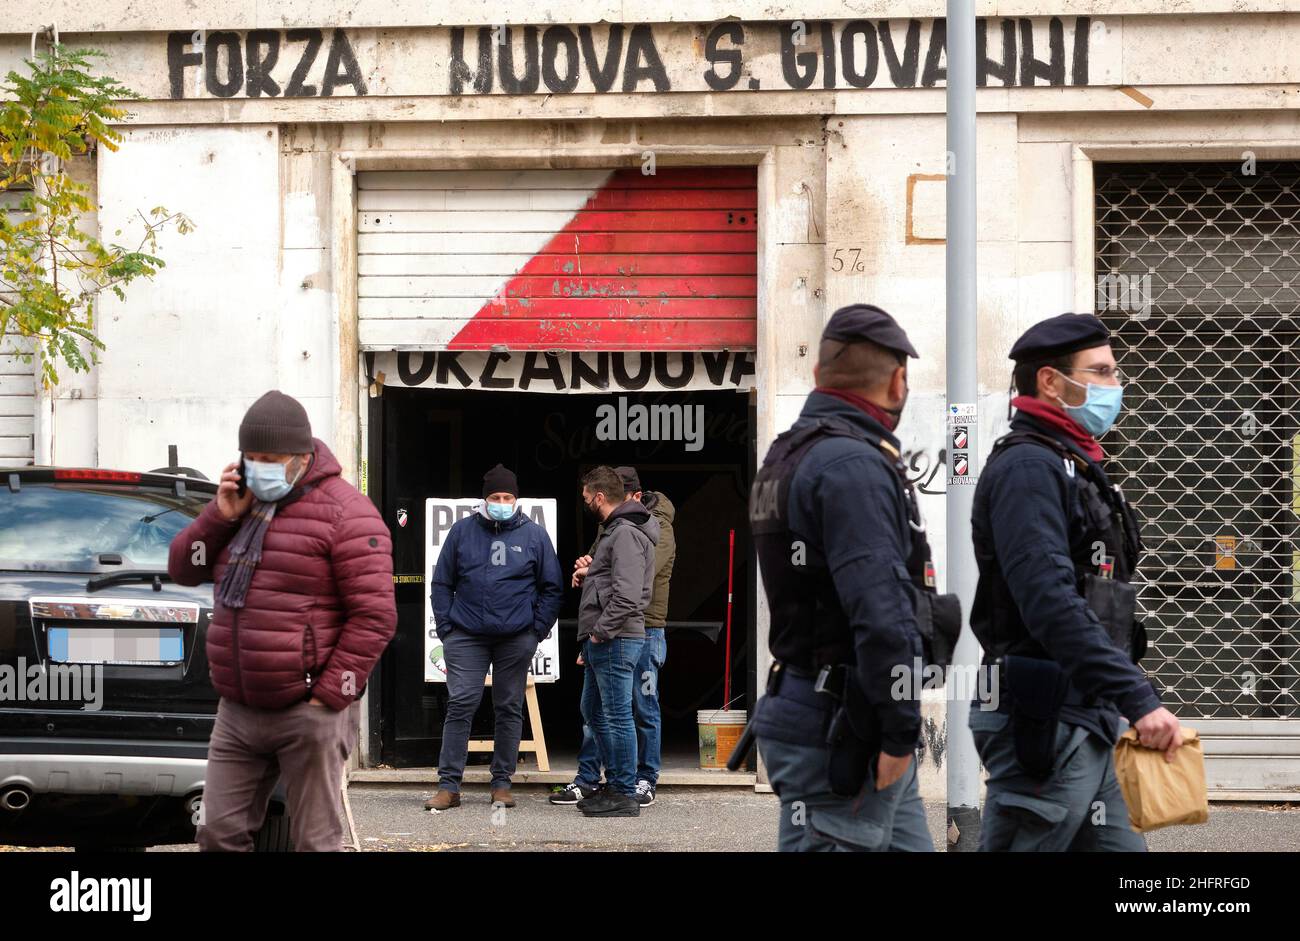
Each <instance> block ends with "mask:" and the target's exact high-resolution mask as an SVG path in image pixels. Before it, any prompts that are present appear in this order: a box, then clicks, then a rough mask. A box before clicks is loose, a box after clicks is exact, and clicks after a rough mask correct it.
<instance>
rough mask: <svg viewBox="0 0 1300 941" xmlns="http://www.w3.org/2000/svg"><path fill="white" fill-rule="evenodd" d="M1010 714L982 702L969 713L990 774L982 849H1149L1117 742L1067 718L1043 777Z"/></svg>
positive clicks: (1057, 737) (1140, 851) (1059, 732)
mask: <svg viewBox="0 0 1300 941" xmlns="http://www.w3.org/2000/svg"><path fill="white" fill-rule="evenodd" d="M1010 718H1011V717H1010V716H1009V715H1007V714H1006V713H1002V712H996V711H992V710H989V711H985V710H982V709H978V708H973V709H971V713H970V727H971V732H972V733H973V734H974V737H975V747H976V748H977V749H979V754H980V761H981V762H982V763H983V764H984V767H985V769H986V770H987V771H988V774H989V777H988V792H987V794H986V795H985V798H984V813H983V816H982V818H981V821H980V845H979V848H980V852H1000V851H1012V852H1067V851H1068V852H1089V851H1091V852H1128V853H1145V852H1146V849H1147V845H1146V840H1144V839H1143V838H1142V836H1141V834H1138V833H1134V832H1133V830H1132V828H1131V827H1130V826H1129V822H1128V807H1127V806H1126V805H1125V803H1124V795H1123V793H1122V792H1121V791H1120V788H1119V780H1118V779H1117V778H1116V777H1115V754H1114V750H1113V748H1112V747H1111V746H1110V745H1108V744H1107V743H1106V742H1104V741H1102V740H1101V739H1100V738H1098V737H1097V736H1095V735H1093V734H1092V733H1090V732H1089V731H1088V730H1087V729H1084V728H1081V727H1080V726H1077V725H1070V724H1069V723H1066V722H1062V723H1060V724H1059V727H1058V728H1057V732H1056V748H1057V755H1056V764H1055V766H1054V767H1053V769H1052V774H1051V776H1050V777H1048V778H1047V779H1046V780H1038V779H1036V778H1031V777H1029V776H1028V775H1026V774H1025V773H1024V772H1023V771H1022V770H1021V769H1020V764H1019V762H1017V761H1016V750H1015V741H1014V739H1013V737H1012V732H1011V723H1010Z"/></svg>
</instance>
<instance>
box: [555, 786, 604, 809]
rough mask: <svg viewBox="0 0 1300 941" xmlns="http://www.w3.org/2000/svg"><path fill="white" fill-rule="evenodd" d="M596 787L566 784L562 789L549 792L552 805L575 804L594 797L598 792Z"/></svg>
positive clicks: (558, 788)
mask: <svg viewBox="0 0 1300 941" xmlns="http://www.w3.org/2000/svg"><path fill="white" fill-rule="evenodd" d="M599 790H600V788H598V787H583V786H582V785H581V784H579V783H578V782H577V781H574V782H573V783H572V784H566V785H564V787H557V788H556V789H555V790H554V791H552V792H551V803H552V804H569V805H572V804H576V803H578V802H579V801H581V800H583V799H584V798H588V797H595V796H596V794H597V793H598V792H599Z"/></svg>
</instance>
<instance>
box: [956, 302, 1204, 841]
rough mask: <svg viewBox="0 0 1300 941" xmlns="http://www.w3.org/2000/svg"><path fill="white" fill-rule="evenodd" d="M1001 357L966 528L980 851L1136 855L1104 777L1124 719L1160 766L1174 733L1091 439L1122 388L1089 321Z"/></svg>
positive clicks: (1119, 517)
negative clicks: (1004, 382)
mask: <svg viewBox="0 0 1300 941" xmlns="http://www.w3.org/2000/svg"><path fill="white" fill-rule="evenodd" d="M1010 358H1011V359H1012V360H1014V361H1015V363H1016V366H1015V371H1014V372H1013V374H1012V375H1013V379H1014V382H1015V385H1016V390H1017V392H1019V395H1018V396H1017V397H1016V398H1014V399H1012V400H1011V404H1012V405H1013V406H1014V407H1015V408H1016V416H1015V418H1014V419H1013V420H1012V422H1011V434H1009V435H1006V436H1004V437H1003V438H1000V439H999V440H998V441H997V442H996V443H995V444H994V450H993V454H992V455H990V457H989V459H988V461H987V463H986V464H985V469H984V473H983V474H982V475H981V476H980V480H979V484H978V485H977V486H976V488H975V502H974V507H973V510H972V518H971V523H972V526H973V539H974V543H975V558H976V560H977V562H978V564H979V573H980V574H979V585H978V587H977V589H976V593H975V605H974V609H973V610H972V612H971V619H970V623H971V629H972V630H973V631H974V633H975V636H976V637H977V638H978V639H979V640H980V644H981V646H983V648H984V662H985V664H986V666H987V668H989V669H990V670H992V669H993V668H994V667H996V669H997V670H998V673H999V674H1000V675H999V676H998V681H999V689H1000V691H1001V694H1000V695H999V698H998V703H997V707H996V709H991V708H989V707H988V705H982V706H980V707H979V708H975V707H974V706H973V707H972V709H971V713H970V727H971V731H972V733H973V735H974V738H975V745H976V747H977V748H978V749H979V753H980V760H981V762H982V763H983V765H984V768H985V770H987V772H988V793H987V797H986V798H985V802H984V814H983V824H982V828H981V831H980V849H981V850H983V851H998V850H1014V851H1033V852H1061V851H1070V852H1083V851H1093V852H1096V851H1103V852H1143V851H1145V850H1146V843H1145V841H1144V840H1143V839H1142V837H1141V836H1140V835H1139V834H1137V833H1135V832H1133V830H1132V829H1131V828H1130V826H1129V814H1128V808H1127V807H1126V806H1125V804H1124V795H1123V793H1122V792H1121V790H1120V786H1119V782H1118V780H1117V779H1116V776H1115V761H1114V756H1113V755H1114V752H1113V750H1114V747H1115V739H1116V737H1117V736H1118V735H1119V734H1120V731H1121V729H1120V723H1119V720H1120V716H1121V715H1123V716H1124V717H1125V718H1127V719H1128V721H1129V722H1130V723H1131V724H1132V725H1133V727H1134V729H1135V730H1136V731H1137V733H1138V736H1139V738H1140V741H1141V743H1142V744H1143V745H1145V746H1147V747H1148V748H1154V749H1158V750H1160V751H1163V752H1165V753H1166V756H1167V758H1168V759H1169V760H1172V759H1173V757H1174V753H1175V752H1176V751H1177V749H1178V748H1179V747H1180V746H1181V745H1182V734H1181V732H1180V730H1179V725H1178V720H1177V719H1176V718H1175V717H1174V715H1173V714H1172V713H1171V712H1170V711H1169V710H1168V709H1166V708H1165V707H1164V706H1162V705H1161V703H1160V697H1159V696H1158V695H1157V694H1156V691H1155V689H1154V688H1153V687H1152V684H1151V681H1150V680H1149V679H1147V677H1146V675H1145V674H1144V673H1143V671H1142V669H1141V668H1140V667H1139V666H1137V663H1136V661H1137V660H1140V659H1141V657H1142V654H1143V652H1144V650H1145V631H1144V630H1143V629H1142V627H1141V625H1140V623H1139V622H1137V621H1136V620H1135V619H1134V617H1133V613H1134V612H1133V606H1134V605H1135V603H1136V597H1137V592H1136V589H1135V588H1134V587H1132V586H1130V585H1129V584H1128V583H1129V580H1130V579H1131V578H1132V577H1133V574H1134V572H1135V570H1136V569H1137V565H1138V561H1139V559H1140V558H1141V552H1142V540H1141V534H1140V524H1139V522H1138V519H1137V514H1136V512H1135V511H1134V509H1133V507H1131V506H1130V505H1129V504H1128V501H1127V500H1125V499H1124V497H1123V495H1122V494H1121V492H1120V490H1119V487H1118V485H1117V484H1115V483H1113V482H1112V481H1111V480H1110V479H1109V478H1108V476H1107V474H1106V469H1105V467H1104V466H1103V464H1104V461H1105V452H1104V451H1103V450H1102V446H1101V444H1100V442H1098V441H1097V438H1098V437H1100V436H1101V435H1104V434H1105V433H1106V432H1107V431H1108V430H1110V427H1111V425H1112V424H1113V423H1114V422H1115V420H1116V419H1117V418H1118V417H1119V414H1120V411H1121V408H1122V406H1123V391H1122V386H1121V382H1122V378H1121V375H1120V371H1119V368H1118V366H1117V364H1116V362H1115V354H1114V352H1113V351H1112V350H1111V348H1110V334H1109V331H1108V330H1107V329H1106V326H1105V324H1103V323H1102V322H1101V321H1100V320H1098V319H1097V318H1096V317H1095V316H1093V315H1092V314H1061V315H1060V316H1057V317H1051V318H1049V319H1047V320H1043V321H1040V322H1039V323H1037V324H1035V325H1034V326H1032V327H1030V328H1029V330H1027V331H1026V332H1025V333H1024V335H1023V336H1021V337H1020V339H1019V340H1017V341H1016V343H1015V345H1014V346H1013V347H1012V348H1011V357H1010Z"/></svg>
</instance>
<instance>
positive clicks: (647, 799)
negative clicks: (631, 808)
mask: <svg viewBox="0 0 1300 941" xmlns="http://www.w3.org/2000/svg"><path fill="white" fill-rule="evenodd" d="M634 796H635V797H636V802H637V803H638V804H640V805H641V806H642V807H649V806H650V805H651V804H653V803H654V802H655V786H654V785H653V784H651V783H650V782H649V781H646V780H645V779H642V780H640V781H638V782H636V794H635V795H634Z"/></svg>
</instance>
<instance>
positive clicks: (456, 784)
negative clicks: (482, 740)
mask: <svg viewBox="0 0 1300 941" xmlns="http://www.w3.org/2000/svg"><path fill="white" fill-rule="evenodd" d="M518 497H519V484H518V482H517V481H516V479H515V475H514V473H513V472H512V471H510V470H507V469H506V468H505V467H502V466H501V465H500V464H498V465H497V466H496V467H494V468H492V469H491V470H490V471H488V472H487V473H486V474H484V475H483V499H484V502H483V505H482V506H481V507H479V512H478V513H477V514H475V515H474V516H467V517H465V518H464V519H462V520H460V521H458V522H457V523H456V524H455V525H454V526H452V528H451V530H450V531H449V532H448V533H447V539H446V542H444V543H443V546H442V551H441V552H440V553H439V554H438V565H437V568H436V569H435V571H434V574H433V587H432V591H431V595H432V600H433V617H434V622H435V625H436V627H437V630H438V639H439V640H441V641H442V646H443V651H444V655H445V657H446V661H447V694H448V700H447V716H446V719H445V720H444V722H443V726H442V753H441V755H440V756H439V758H438V774H439V781H438V792H437V793H436V794H435V795H434V796H433V797H432V798H431V799H430V800H429V801H427V802H426V803H425V805H424V806H425V809H426V810H447V809H448V808H451V807H458V806H460V782H461V777H462V776H463V774H464V772H465V758H466V755H467V753H468V750H469V729H470V720H471V719H473V718H474V713H475V712H477V711H478V706H479V702H480V701H482V699H483V683H484V680H485V679H486V678H487V672H488V666H489V665H491V667H492V703H493V706H494V707H495V710H496V733H495V736H494V739H495V748H494V750H493V753H492V803H494V804H496V803H501V804H504V805H505V806H507V807H513V806H514V805H515V802H514V800H513V799H512V798H511V796H510V778H511V776H512V775H513V774H514V772H515V762H516V760H517V758H518V756H519V735H520V732H521V730H522V728H523V699H524V690H525V688H526V686H527V682H528V666H529V664H531V663H532V661H533V655H534V654H535V653H536V652H537V645H538V643H540V642H541V640H542V639H543V638H544V637H546V635H547V634H548V633H550V630H551V625H552V624H554V623H555V619H556V617H558V616H559V613H560V602H561V599H562V597H563V592H564V587H563V583H562V582H561V575H560V562H559V560H558V559H557V558H556V556H555V548H554V547H553V546H552V545H551V540H550V537H549V536H548V535H547V534H546V530H545V529H543V528H542V527H541V526H539V525H538V524H537V523H535V522H533V521H532V520H530V519H529V518H528V517H526V516H524V514H523V513H522V512H520V511H519V509H518V507H517V506H516V500H517V499H518Z"/></svg>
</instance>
